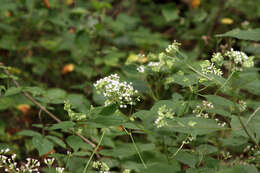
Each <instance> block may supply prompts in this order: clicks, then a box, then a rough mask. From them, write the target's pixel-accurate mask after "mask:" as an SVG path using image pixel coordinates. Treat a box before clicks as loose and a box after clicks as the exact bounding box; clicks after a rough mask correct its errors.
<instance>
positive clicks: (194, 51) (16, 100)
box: [0, 0, 260, 154]
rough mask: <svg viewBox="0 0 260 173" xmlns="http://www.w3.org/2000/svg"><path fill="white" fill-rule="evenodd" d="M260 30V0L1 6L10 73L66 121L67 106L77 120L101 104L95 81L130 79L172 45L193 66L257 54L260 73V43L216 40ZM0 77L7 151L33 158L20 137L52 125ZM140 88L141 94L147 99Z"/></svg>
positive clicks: (1, 42) (3, 56) (0, 38)
mask: <svg viewBox="0 0 260 173" xmlns="http://www.w3.org/2000/svg"><path fill="white" fill-rule="evenodd" d="M259 27H260V1H258V0H246V1H245V0H214V1H210V0H161V1H159V0H106V1H101V0H100V1H98V0H89V1H87V0H37V1H36V0H0V62H2V63H4V65H6V66H11V67H12V69H11V71H12V74H13V75H14V76H15V78H16V79H17V80H18V81H19V83H20V85H21V86H22V87H23V89H24V90H26V91H28V92H30V93H31V94H32V95H33V96H34V97H35V98H36V99H37V100H38V101H39V102H41V103H42V104H43V105H44V106H46V107H47V108H48V109H50V110H52V111H53V112H54V113H55V114H56V115H58V116H59V118H60V119H62V120H66V119H67V116H65V112H64V110H63V103H64V100H66V99H69V100H70V101H71V104H72V106H73V108H74V109H75V110H77V111H79V112H87V111H88V110H89V108H90V105H100V104H102V103H103V100H102V98H100V96H98V95H97V94H96V93H95V91H94V88H93V83H94V82H95V81H96V80H97V79H99V78H101V77H103V76H106V75H108V74H111V73H115V72H116V73H119V74H124V76H126V77H125V78H126V80H129V79H131V75H130V74H129V70H131V68H130V69H129V66H127V64H128V63H131V62H135V61H138V54H140V53H141V54H145V53H147V52H150V51H152V52H154V53H157V52H160V51H162V50H164V49H165V48H166V47H167V45H169V44H170V43H171V42H173V40H177V41H178V42H180V43H182V48H183V52H185V53H186V54H187V56H188V57H189V58H190V59H191V60H195V59H198V60H202V59H209V58H210V55H211V54H212V53H213V52H217V51H221V49H227V47H228V48H230V47H231V46H232V47H235V48H238V49H240V50H243V51H245V52H247V53H248V54H249V55H250V54H254V55H255V56H256V65H259V57H260V44H259V43H258V42H248V41H246V40H241V41H237V42H234V40H231V39H230V38H217V37H215V35H216V34H222V33H225V32H227V31H230V30H232V29H235V28H239V29H244V30H250V29H254V28H259ZM144 61H145V60H144ZM0 75H1V79H0V81H1V83H2V84H1V85H0V91H1V96H0V111H1V112H0V114H1V115H0V116H1V118H0V141H1V142H2V143H1V145H2V146H6V145H8V146H12V147H13V149H14V150H16V151H17V152H18V153H20V154H22V153H23V154H25V153H27V154H28V153H31V154H33V151H34V150H33V146H32V145H31V143H30V140H28V139H26V138H25V139H21V136H16V135H14V134H15V133H16V132H19V131H21V130H23V129H27V128H33V127H32V124H34V123H43V124H48V123H52V122H54V121H53V120H51V119H50V118H48V117H47V116H44V113H42V115H40V113H39V110H38V108H36V107H34V106H33V104H32V103H31V102H30V101H28V100H27V99H26V98H25V97H24V96H23V94H22V93H19V92H20V90H21V88H18V89H17V88H15V87H14V84H13V83H12V81H11V80H10V79H8V80H5V78H6V76H5V74H0ZM139 82H140V81H139ZM139 82H138V81H137V82H136V83H135V86H136V87H137V88H138V89H141V90H143V91H145V90H146V88H145V87H144V86H143V85H144V84H142V82H140V83H139ZM5 86H8V87H5ZM258 88H259V87H258ZM6 89H8V90H7V91H8V92H7V93H5V95H3V94H2V93H3V91H5V90H6ZM256 92H257V91H256ZM258 92H259V91H258ZM151 105H152V104H151V102H150V101H146V102H145V104H143V105H142V107H143V108H150V107H151Z"/></svg>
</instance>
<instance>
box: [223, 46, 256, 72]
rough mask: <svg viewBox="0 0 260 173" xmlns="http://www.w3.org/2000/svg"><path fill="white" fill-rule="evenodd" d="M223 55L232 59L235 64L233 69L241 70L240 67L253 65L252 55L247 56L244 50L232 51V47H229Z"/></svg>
mask: <svg viewBox="0 0 260 173" xmlns="http://www.w3.org/2000/svg"><path fill="white" fill-rule="evenodd" d="M225 56H227V57H228V58H229V59H230V60H233V61H234V63H235V65H236V66H235V70H239V71H242V70H243V69H242V68H241V67H244V68H250V67H253V66H254V61H253V59H254V57H253V56H250V57H248V56H247V55H246V54H245V53H244V52H241V51H234V50H233V49H231V50H230V51H227V52H226V53H225Z"/></svg>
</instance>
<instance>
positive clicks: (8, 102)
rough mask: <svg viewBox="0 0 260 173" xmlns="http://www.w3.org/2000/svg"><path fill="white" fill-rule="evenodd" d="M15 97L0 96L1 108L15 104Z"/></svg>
mask: <svg viewBox="0 0 260 173" xmlns="http://www.w3.org/2000/svg"><path fill="white" fill-rule="evenodd" d="M13 103H14V101H13V99H11V98H9V97H4V96H0V110H5V109H8V108H9V107H11V106H12V105H13Z"/></svg>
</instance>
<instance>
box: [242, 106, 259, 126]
mask: <svg viewBox="0 0 260 173" xmlns="http://www.w3.org/2000/svg"><path fill="white" fill-rule="evenodd" d="M259 110H260V106H259V107H258V108H256V110H255V111H254V112H253V113H252V114H251V115H250V117H249V118H248V120H247V121H246V124H245V125H246V126H247V125H248V123H249V121H250V120H251V119H252V118H253V117H254V116H255V114H256V113H257V112H258V111H259Z"/></svg>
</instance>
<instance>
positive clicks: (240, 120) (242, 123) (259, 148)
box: [238, 115, 260, 151]
mask: <svg viewBox="0 0 260 173" xmlns="http://www.w3.org/2000/svg"><path fill="white" fill-rule="evenodd" d="M238 119H239V122H240V124H241V126H242V128H243V129H244V131H245V132H246V134H247V136H248V137H249V138H250V139H251V140H252V141H253V142H254V143H255V145H256V146H257V148H258V150H259V151H260V147H259V145H258V142H257V141H256V139H255V138H254V137H253V136H252V135H251V134H250V133H249V131H248V130H247V128H246V125H245V124H244V122H243V121H242V119H241V117H240V115H238Z"/></svg>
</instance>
